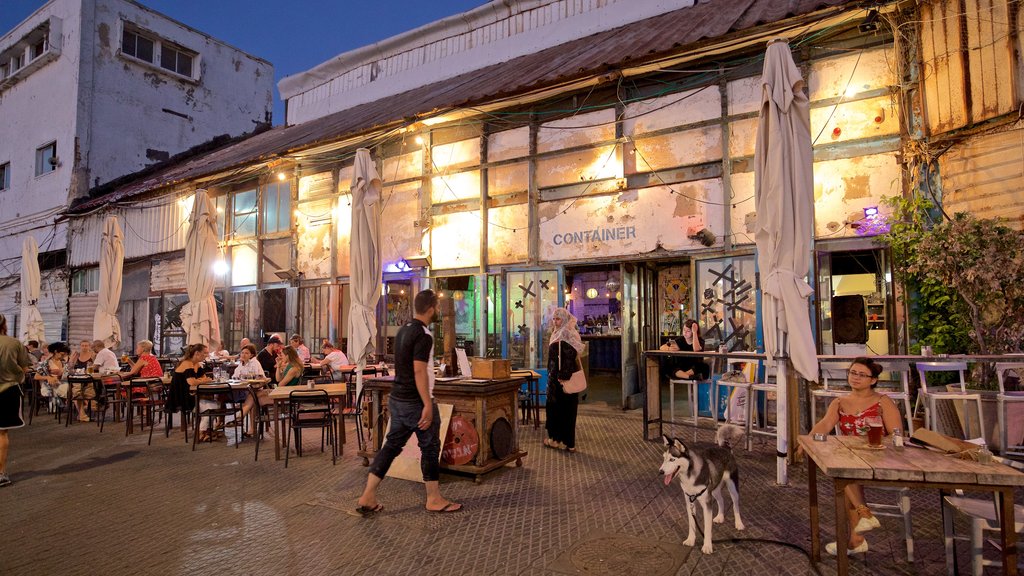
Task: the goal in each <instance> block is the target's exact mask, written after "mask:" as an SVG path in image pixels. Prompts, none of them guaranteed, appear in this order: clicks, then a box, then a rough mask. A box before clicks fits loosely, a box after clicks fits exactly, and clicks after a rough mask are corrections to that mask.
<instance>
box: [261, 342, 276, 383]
mask: <svg viewBox="0 0 1024 576" xmlns="http://www.w3.org/2000/svg"><path fill="white" fill-rule="evenodd" d="M256 360H257V361H258V362H259V363H260V366H263V371H264V372H266V373H267V374H270V381H271V382H273V383H274V384H277V359H276V358H274V355H273V354H271V353H270V352H268V351H267V349H266V348H264V349H263V350H260V353H259V354H257V355H256Z"/></svg>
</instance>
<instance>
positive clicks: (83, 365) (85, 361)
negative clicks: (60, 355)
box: [69, 340, 96, 372]
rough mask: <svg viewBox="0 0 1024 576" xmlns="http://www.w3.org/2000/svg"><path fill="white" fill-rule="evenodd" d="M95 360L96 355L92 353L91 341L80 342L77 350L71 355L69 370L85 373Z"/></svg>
mask: <svg viewBox="0 0 1024 576" xmlns="http://www.w3.org/2000/svg"><path fill="white" fill-rule="evenodd" d="M94 360H96V353H95V352H93V351H92V340H82V341H81V342H80V343H79V344H78V350H76V351H75V353H74V354H72V355H71V360H70V362H69V363H70V364H71V366H70V369H71V370H81V371H83V372H84V371H86V370H88V369H89V366H92V363H93V361H94Z"/></svg>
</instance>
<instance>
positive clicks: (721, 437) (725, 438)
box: [715, 424, 744, 450]
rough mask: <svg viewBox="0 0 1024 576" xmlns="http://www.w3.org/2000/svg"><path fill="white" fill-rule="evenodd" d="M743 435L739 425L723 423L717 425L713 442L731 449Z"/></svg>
mask: <svg viewBox="0 0 1024 576" xmlns="http://www.w3.org/2000/svg"><path fill="white" fill-rule="evenodd" d="M743 435H744V432H743V429H742V428H740V427H739V426H737V425H735V424H723V425H721V426H719V427H718V432H716V433H715V443H717V444H718V445H719V446H724V447H726V448H728V449H730V450H732V447H733V446H736V445H738V444H739V443H740V442H741V441H742V440H743Z"/></svg>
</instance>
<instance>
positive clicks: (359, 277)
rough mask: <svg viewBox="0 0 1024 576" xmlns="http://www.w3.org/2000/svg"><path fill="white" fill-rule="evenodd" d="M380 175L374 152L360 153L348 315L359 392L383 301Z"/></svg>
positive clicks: (355, 176) (355, 174)
mask: <svg viewBox="0 0 1024 576" xmlns="http://www.w3.org/2000/svg"><path fill="white" fill-rule="evenodd" d="M380 191H381V183H380V176H378V175H377V167H376V166H375V165H374V163H373V159H372V158H371V157H370V151H369V150H367V149H366V148H360V149H359V150H357V151H356V162H355V170H354V171H353V173H352V237H351V249H350V252H349V265H350V267H349V270H350V272H349V274H350V284H349V290H350V291H351V300H352V304H351V306H350V307H349V315H348V357H349V361H351V362H355V363H356V364H357V365H358V369H357V370H356V391H357V392H356V393H357V394H358V392H359V391H361V390H362V388H363V368H365V367H366V359H367V358H368V357H369V356H370V354H373V351H374V345H373V341H374V338H375V337H376V336H377V316H376V314H377V301H378V300H379V299H380V287H381V272H382V270H381V262H380V249H379V247H378V245H377V242H378V238H379V236H378V226H379V223H380V222H379V221H380Z"/></svg>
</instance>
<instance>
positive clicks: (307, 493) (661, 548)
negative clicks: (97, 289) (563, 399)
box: [0, 404, 1019, 576]
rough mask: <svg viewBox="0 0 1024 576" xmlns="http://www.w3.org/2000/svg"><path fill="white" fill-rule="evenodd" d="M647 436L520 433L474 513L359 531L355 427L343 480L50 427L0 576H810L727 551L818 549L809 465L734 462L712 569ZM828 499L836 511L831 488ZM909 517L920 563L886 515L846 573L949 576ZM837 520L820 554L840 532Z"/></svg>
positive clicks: (19, 487)
mask: <svg viewBox="0 0 1024 576" xmlns="http://www.w3.org/2000/svg"><path fill="white" fill-rule="evenodd" d="M641 429H642V427H641V417H640V414H639V412H622V411H619V410H617V409H612V408H608V407H606V406H603V405H592V404H591V405H584V406H582V407H581V414H580V421H579V440H578V444H579V448H580V452H579V453H577V454H568V453H565V452H559V451H555V450H552V449H547V448H544V447H543V446H542V445H541V439H542V429H541V430H534V428H533V426H526V427H522V428H521V444H522V445H523V447H524V448H525V449H526V450H527V451H528V452H529V455H528V456H527V457H526V458H525V460H524V465H523V466H522V467H521V468H515V467H512V466H509V467H507V468H505V469H503V470H499V471H496V472H494V473H492V474H490V475H488V476H487V477H485V479H484V481H483V483H482V484H475V483H474V482H473V481H472V480H471V479H467V478H463V477H459V476H450V475H443V477H442V489H443V491H444V493H445V494H446V495H447V496H448V497H450V498H452V499H455V500H457V501H460V502H462V503H464V504H465V509H464V510H463V511H461V512H458V513H454V514H450V515H439V514H429V513H427V512H425V511H424V510H423V509H422V506H423V490H422V487H421V486H420V485H419V484H414V483H411V482H405V481H401V480H394V479H387V480H385V482H384V484H383V485H382V488H381V491H380V498H381V501H382V502H383V503H384V505H385V506H386V509H385V511H384V512H383V513H381V514H379V515H377V516H376V517H374V518H369V519H362V518H357V517H354V516H351V515H348V514H346V513H345V511H346V510H348V509H351V508H353V507H354V502H355V499H356V497H357V496H358V494H359V492H360V491H361V489H362V486H363V484H364V482H365V478H366V468H364V467H363V466H362V465H361V459H359V458H358V457H356V456H355V446H354V441H353V438H354V436H352V434H351V432H352V431H351V430H350V434H349V436H348V438H349V445H348V446H346V453H345V455H344V457H343V458H341V459H340V460H339V462H338V464H337V466H331V463H330V456H329V454H320V453H319V451H318V450H316V448H317V447H316V446H315V444H316V442H315V441H314V440H313V439H311V438H310V437H308V436H307V438H306V451H305V455H304V457H302V458H294V457H293V459H292V461H291V464H290V465H289V468H288V469H287V470H286V469H285V468H284V463H283V462H275V461H274V460H273V452H272V446H271V447H270V448H269V449H266V450H264V448H267V445H266V444H265V445H264V447H262V448H261V454H260V456H261V458H260V461H259V462H254V461H253V449H254V444H253V443H252V441H251V440H246V441H245V442H243V443H242V444H241V446H240V447H239V448H237V449H236V448H234V447H231V446H228V445H226V444H225V442H224V441H221V442H220V443H219V444H214V445H209V444H207V445H202V446H200V447H199V448H198V449H197V451H196V452H194V453H193V452H191V451H190V449H189V446H188V445H186V444H185V443H184V442H183V438H182V436H181V434H180V433H179V432H177V431H176V432H172V434H171V437H170V438H169V439H165V438H163V436H162V435H158V436H157V437H155V438H154V439H153V445H152V446H147V445H146V436H145V435H143V434H138V433H137V434H135V435H133V436H131V437H128V438H125V436H124V429H123V427H122V426H121V425H120V424H110V425H108V426H107V428H106V430H105V431H104V432H103V433H102V434H101V433H99V431H98V429H97V428H96V427H95V426H94V425H88V424H75V425H74V426H72V427H71V428H70V429H65V428H64V427H62V426H59V425H57V423H56V422H54V421H53V420H52V419H50V418H48V417H46V416H44V415H41V416H40V417H39V418H38V419H37V420H36V421H35V423H34V424H33V425H32V426H30V427H26V428H23V429H20V430H15V431H13V432H12V434H11V439H12V452H11V460H10V463H9V466H8V468H9V470H10V473H11V477H12V479H13V480H14V485H13V486H10V487H7V488H3V489H0V526H2V527H3V528H2V532H3V536H2V537H0V574H4V575H7V576H15V575H23V574H25V575H28V574H57V573H60V574H64V575H68V576H70V575H76V574H83V575H85V574H88V575H96V574H133V575H134V574H138V575H143V576H145V575H161V576H166V575H170V574H190V575H191V574H216V575H225V574H274V575H282V574H368V575H369V574H374V575H375V574H396V575H398V574H494V575H501V574H552V575H554V574H583V573H585V574H643V575H645V576H652V575H656V574H715V575H719V574H749V573H754V572H755V571H761V572H764V571H765V570H768V572H767V573H771V574H800V575H803V574H812V573H813V572H812V571H811V569H810V567H809V564H808V561H807V559H806V557H805V556H804V554H803V553H802V552H800V551H797V550H793V549H791V548H786V547H783V546H778V545H772V544H765V543H755V542H741V543H729V542H726V540H728V539H730V538H733V537H743V538H764V539H775V540H782V541H785V542H788V543H790V544H792V545H795V546H796V547H800V548H807V547H808V545H809V537H808V529H807V527H806V526H807V520H806V518H807V487H806V486H807V485H806V474H805V469H803V468H796V469H793V471H792V475H791V480H792V485H791V486H789V487H777V486H775V485H774V476H775V457H774V447H773V446H770V445H768V444H765V443H762V444H758V445H756V446H755V449H754V451H753V452H750V453H748V452H744V451H739V452H738V458H739V462H740V467H741V469H742V485H741V487H740V494H741V497H740V498H741V502H742V507H741V510H742V514H743V519H744V521H745V523H746V525H747V530H746V531H745V532H742V533H737V532H736V531H735V530H734V529H733V527H732V518H731V517H729V516H727V522H726V523H725V524H721V525H716V526H715V531H714V536H715V539H716V541H717V543H716V544H715V552H714V554H712V555H703V554H701V553H700V550H699V548H698V549H695V550H693V549H690V548H687V547H684V546H682V544H681V542H682V540H683V539H684V538H685V536H686V518H685V516H684V514H685V505H684V503H683V500H682V496H681V492H680V490H679V488H678V486H677V485H673V486H672V487H665V486H663V485H662V482H661V479H660V477H659V475H658V473H657V470H658V466H659V465H660V462H661V452H662V448H661V445H660V443H648V442H644V441H642V440H641V439H640V435H641ZM676 433H677V434H679V435H681V436H682V435H685V436H686V437H690V438H692V434H693V432H692V431H691V430H689V429H686V428H680V429H679V430H677V431H676ZM700 435H701V437H702V438H703V439H705V440H709V439H710V433H709V432H704V431H701V432H700ZM819 487H820V490H819V494H820V497H821V498H822V501H823V502H825V503H827V502H830V501H831V500H830V499H831V497H832V494H831V490H830V487H829V486H827V485H825V484H824V483H821V484H819ZM885 496H887V495H885V494H882V497H885ZM1018 501H1019V499H1018ZM913 507H914V524H915V537H916V552H917V561H916V562H915V563H914V564H907V563H906V559H905V556H904V548H903V536H902V530H901V528H900V527H899V526H900V522H898V521H897V520H895V519H883V524H884V526H883V528H882V529H881V530H877V531H875V532H872V534H871V535H870V537H869V538H870V542H871V546H872V549H871V552H870V553H869V554H868V555H867V557H866V559H864V560H860V559H857V560H854V561H853V570H852V573H853V574H942V573H944V572H945V567H944V555H943V547H942V539H941V526H940V521H939V514H938V498H937V495H936V494H934V493H926V492H915V493H914V494H913ZM828 509H829V507H828V506H827V505H826V506H824V507H823V518H822V526H823V530H824V531H825V533H824V534H823V540H824V541H828V540H830V538H829V537H828V532H830V531H831V527H832V526H833V520H832V518H831V514H829V511H828ZM963 528H964V527H963V526H961V527H960V529H961V530H963ZM698 542H699V540H698ZM961 548H966V546H961ZM961 562H962V563H961V566H964V567H965V568H966V566H967V564H965V563H964V562H966V559H965V558H962V559H961ZM820 570H821V573H823V574H830V573H832V574H834V573H835V564H834V562H832V561H831V559H828V560H825V561H824V562H823V563H822V564H821V565H820Z"/></svg>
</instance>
